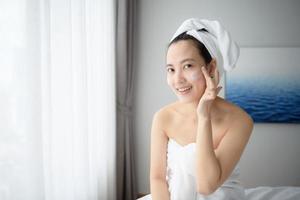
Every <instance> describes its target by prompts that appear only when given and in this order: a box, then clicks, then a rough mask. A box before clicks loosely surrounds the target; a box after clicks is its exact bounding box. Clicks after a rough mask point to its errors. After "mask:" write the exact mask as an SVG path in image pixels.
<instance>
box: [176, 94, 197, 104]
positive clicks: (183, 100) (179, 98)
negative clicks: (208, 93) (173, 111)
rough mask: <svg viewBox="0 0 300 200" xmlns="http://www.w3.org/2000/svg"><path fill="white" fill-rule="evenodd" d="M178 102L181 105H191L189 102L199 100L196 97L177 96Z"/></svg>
mask: <svg viewBox="0 0 300 200" xmlns="http://www.w3.org/2000/svg"><path fill="white" fill-rule="evenodd" d="M177 97H178V100H179V101H180V102H182V103H191V102H195V101H197V102H198V101H199V98H196V97H183V96H177Z"/></svg>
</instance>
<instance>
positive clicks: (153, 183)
mask: <svg viewBox="0 0 300 200" xmlns="http://www.w3.org/2000/svg"><path fill="white" fill-rule="evenodd" d="M165 123H166V116H165V114H163V112H162V111H158V112H157V113H155V115H154V117H153V121H152V128H151V156H150V157H151V161H150V189H151V196H152V200H169V199H170V196H169V190H168V185H167V181H166V169H167V158H166V157H167V143H168V137H167V135H166V134H165V132H164V128H163V127H164V125H165Z"/></svg>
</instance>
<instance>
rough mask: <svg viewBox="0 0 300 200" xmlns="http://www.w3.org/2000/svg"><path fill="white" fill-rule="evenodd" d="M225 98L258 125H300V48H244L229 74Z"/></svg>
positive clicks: (226, 78) (227, 75)
mask: <svg viewBox="0 0 300 200" xmlns="http://www.w3.org/2000/svg"><path fill="white" fill-rule="evenodd" d="M225 99H227V100H228V101H230V102H232V103H234V104H237V105H238V106H240V107H242V108H243V109H244V110H245V111H246V112H247V113H248V114H250V115H251V117H252V118H253V120H254V122H261V123H299V122H300V48H241V49H240V58H239V61H238V63H237V65H236V68H235V69H234V70H233V71H231V72H227V73H226V74H225Z"/></svg>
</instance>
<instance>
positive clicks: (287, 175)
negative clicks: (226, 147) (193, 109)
mask: <svg viewBox="0 0 300 200" xmlns="http://www.w3.org/2000/svg"><path fill="white" fill-rule="evenodd" d="M299 9H300V1H297V0H285V1H283V0H282V1H279V0H264V1H261V0H252V1H241V0H227V1H217V0H202V1H201V0H185V1H180V0H162V1H158V0H156V1H155V0H140V1H138V16H137V24H136V27H135V28H136V39H135V60H134V65H135V68H136V69H137V71H136V73H135V77H136V79H135V90H134V91H135V99H134V116H135V121H134V123H135V129H134V136H135V164H136V165H135V167H136V173H137V183H138V191H139V192H149V178H148V177H149V155H150V152H149V150H150V144H149V142H150V140H149V139H150V128H151V121H152V116H153V114H154V112H155V111H156V110H158V109H159V108H160V107H162V106H164V105H166V104H168V103H170V102H172V101H175V100H176V98H175V96H174V95H173V94H172V92H171V90H170V89H169V88H168V86H167V84H166V78H165V75H166V72H165V69H164V65H165V51H166V46H167V44H168V41H169V39H170V38H171V36H172V34H173V33H174V31H175V30H176V28H177V27H178V26H179V25H180V24H181V22H182V21H183V20H185V19H187V18H190V17H198V18H207V19H217V20H219V21H220V22H221V23H222V24H223V25H224V26H225V27H226V28H227V29H228V30H229V31H230V33H231V35H232V37H233V38H234V39H235V40H236V41H237V43H238V44H239V45H240V47H300V26H299V20H300V12H299ZM299 67H300V66H299ZM221 95H223V93H221ZM299 106H300V105H299ZM299 143H300V125H299V124H255V127H254V131H253V134H252V136H251V140H250V143H249V144H248V146H247V148H246V150H245V152H244V154H243V156H242V158H241V181H242V182H243V183H244V185H245V186H246V187H255V186H260V185H270V186H279V185H297V186H300V171H299V169H300V159H299V155H300V146H299Z"/></svg>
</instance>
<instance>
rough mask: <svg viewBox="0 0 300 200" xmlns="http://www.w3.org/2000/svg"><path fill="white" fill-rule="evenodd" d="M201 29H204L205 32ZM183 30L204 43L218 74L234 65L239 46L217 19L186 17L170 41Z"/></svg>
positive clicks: (237, 56)
mask: <svg viewBox="0 0 300 200" xmlns="http://www.w3.org/2000/svg"><path fill="white" fill-rule="evenodd" d="M201 29H205V30H207V32H206V31H203V30H201ZM184 32H186V34H188V35H191V36H193V37H194V38H196V39H197V40H198V41H200V42H202V43H203V44H204V46H205V47H206V48H207V50H208V52H209V53H210V55H211V56H212V58H215V59H216V61H217V66H218V69H219V72H220V76H222V74H223V73H224V71H230V70H232V69H233V68H234V67H235V64H236V62H237V60H238V58H239V53H240V51H239V47H238V45H237V44H236V43H235V42H234V41H233V40H232V38H231V36H230V33H229V32H228V31H227V30H225V28H224V27H223V26H222V25H221V24H220V23H219V22H218V21H216V20H207V19H196V18H191V19H187V20H185V21H184V22H183V23H182V24H181V25H180V26H179V28H178V29H177V30H176V32H175V34H174V35H173V37H172V39H171V41H172V40H174V39H175V38H176V37H177V36H178V35H180V34H182V33H184Z"/></svg>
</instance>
